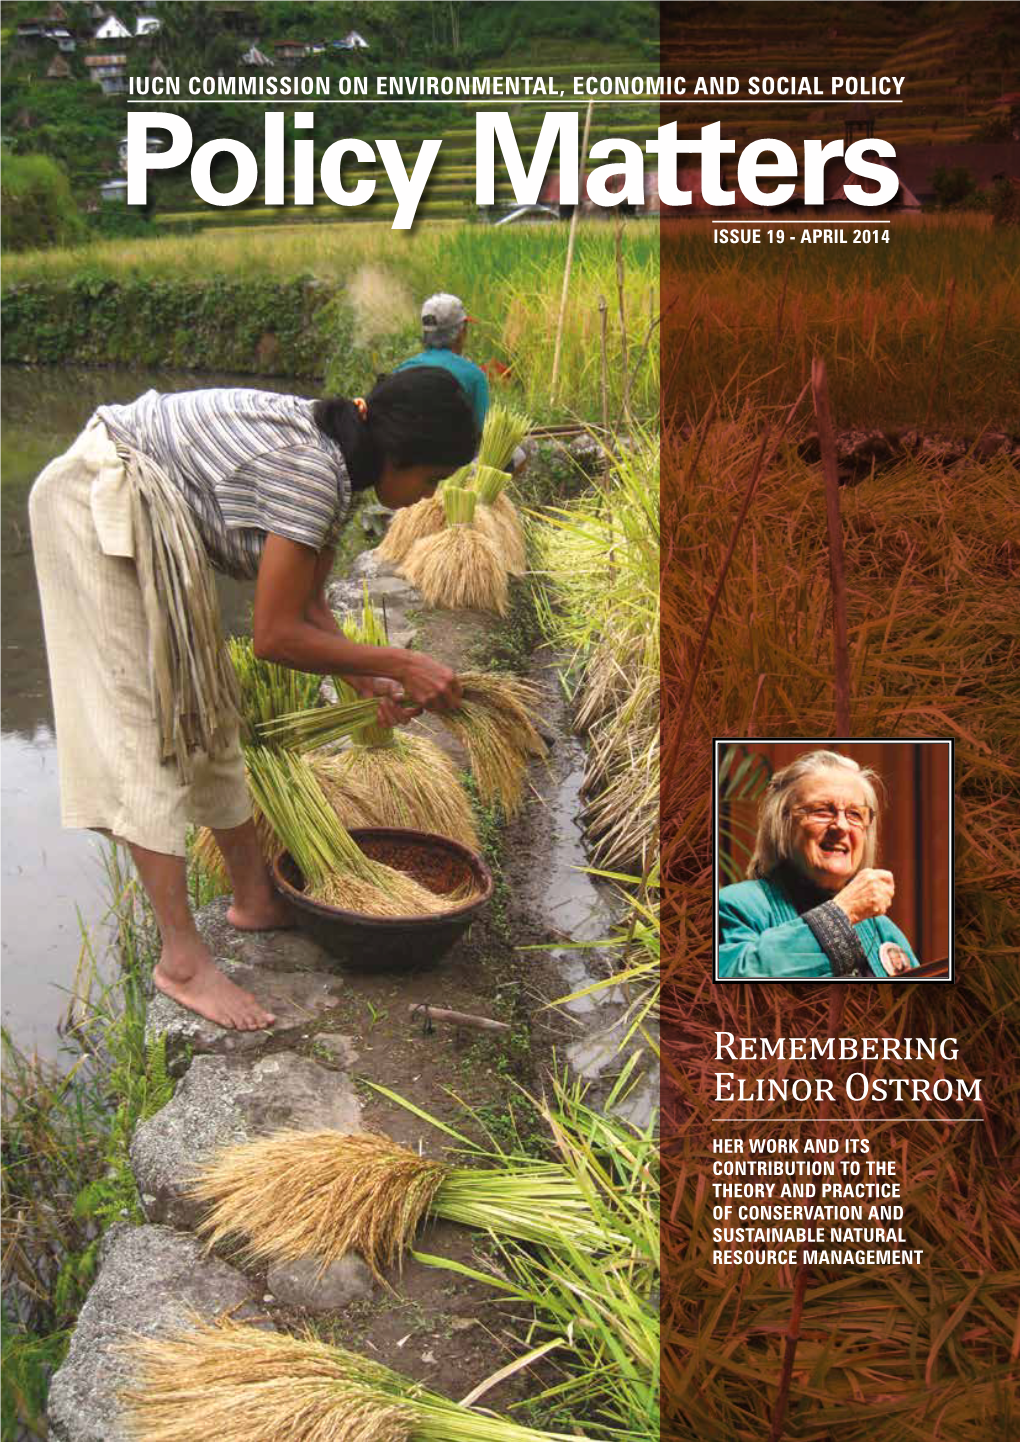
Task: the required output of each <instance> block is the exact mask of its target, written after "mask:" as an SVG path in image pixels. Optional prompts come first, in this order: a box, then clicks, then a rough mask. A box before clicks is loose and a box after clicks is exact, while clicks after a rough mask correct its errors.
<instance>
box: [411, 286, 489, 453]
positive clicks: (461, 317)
mask: <svg viewBox="0 0 1020 1442" xmlns="http://www.w3.org/2000/svg"><path fill="white" fill-rule="evenodd" d="M470 319H471V317H470V316H469V315H468V313H467V311H466V310H465V309H464V304H463V302H462V301H461V300H459V299H458V297H457V296H455V295H448V294H446V292H444V291H440V293H439V294H438V295H430V296H429V298H428V300H427V301H426V302H425V304H424V305H423V306H422V308H421V330H422V344H423V345H424V347H425V349H424V350H423V351H422V353H421V355H416V356H412V357H411V359H410V360H406V361H404V363H403V365H399V366H397V370H398V371H402V370H407V368H408V367H409V366H443V367H444V369H445V370H448V371H449V372H450V374H451V375H452V376H453V377H454V379H455V380H457V381H458V382H459V383H460V385H461V387H462V388H463V390H464V392H465V394H466V395H467V398H468V400H469V401H470V402H471V409H472V410H473V411H474V413H475V424H476V425H477V426H478V429H479V431H481V429H482V426H483V425H484V423H485V413H486V411H487V410H488V409H489V382H488V381H487V380H486V378H485V372H484V371H483V370H482V368H481V366H476V365H475V363H474V361H469V360H468V358H467V356H465V355H464V354H463V350H464V340H465V337H466V335H467V325H468V321H469V320H470Z"/></svg>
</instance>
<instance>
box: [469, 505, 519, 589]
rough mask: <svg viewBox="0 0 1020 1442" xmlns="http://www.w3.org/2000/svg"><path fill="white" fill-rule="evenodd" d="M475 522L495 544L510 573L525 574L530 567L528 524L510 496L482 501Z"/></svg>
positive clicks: (513, 574) (514, 574)
mask: <svg viewBox="0 0 1020 1442" xmlns="http://www.w3.org/2000/svg"><path fill="white" fill-rule="evenodd" d="M475 526H476V528H477V529H478V530H479V531H481V533H482V535H483V536H486V537H487V538H488V539H489V540H490V541H491V542H492V544H493V545H494V546H495V548H496V550H497V551H498V552H499V554H500V555H501V556H502V558H503V564H504V566H506V569H507V570H508V571H509V573H510V575H511V576H523V575H524V573H525V572H526V571H527V569H528V557H527V551H526V549H525V544H524V528H523V526H522V525H521V518H520V516H519V515H518V514H517V507H516V506H515V505H514V503H513V501H511V500H510V498H509V496H506V495H501V496H497V497H496V499H495V500H494V501H493V502H491V504H484V503H483V504H481V505H479V507H478V510H477V511H476V512H475Z"/></svg>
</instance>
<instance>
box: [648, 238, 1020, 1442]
mask: <svg viewBox="0 0 1020 1442" xmlns="http://www.w3.org/2000/svg"><path fill="white" fill-rule="evenodd" d="M994 264H995V262H994V257H993V260H992V269H993V276H994ZM832 373H833V367H832V366H830V374H832ZM795 389H796V390H799V384H797V385H796V387H795ZM841 418H842V417H841V416H840V414H839V411H838V409H837V420H839V419H841ZM773 419H774V413H773V412H763V411H762V410H760V409H758V408H756V407H752V406H750V405H748V406H747V407H745V408H743V409H741V408H740V407H739V405H738V406H737V407H736V409H735V410H733V411H727V410H726V408H725V403H723V404H722V405H721V406H720V408H719V410H718V413H717V415H716V416H715V418H713V417H712V416H706V417H704V418H703V419H702V421H701V423H700V425H699V426H698V427H697V428H696V429H695V430H694V431H693V432H692V433H689V434H687V435H681V434H680V433H678V432H676V431H669V432H667V433H666V436H665V439H664V463H663V487H662V500H663V528H664V536H665V545H664V562H665V563H664V568H663V597H662V601H663V609H662V617H663V619H662V654H663V675H664V686H665V688H666V694H667V701H666V705H665V708H664V715H665V718H666V722H665V729H664V743H663V757H664V761H663V803H662V805H663V810H662V815H663V835H662V856H663V877H664V892H663V932H664V961H663V991H662V1011H663V1017H664V1021H665V1023H666V1026H665V1032H666V1041H665V1045H664V1048H663V1060H664V1065H665V1067H666V1072H667V1087H666V1091H667V1094H668V1095H669V1096H670V1098H671V1102H670V1106H669V1112H668V1127H667V1138H668V1140H667V1144H666V1157H667V1163H668V1164H667V1168H666V1173H665V1176H664V1191H665V1193H666V1201H667V1205H668V1207H669V1224H668V1227H667V1228H666V1230H665V1231H664V1242H665V1246H666V1250H667V1263H666V1265H667V1268H668V1270H669V1274H670V1279H671V1282H670V1288H669V1291H668V1294H667V1303H666V1310H665V1313H664V1367H665V1369H666V1377H667V1386H666V1395H667V1397H668V1398H669V1399H670V1408H671V1410H670V1411H669V1413H668V1414H667V1418H666V1423H667V1425H672V1426H673V1427H674V1428H676V1429H677V1432H678V1434H679V1435H697V1436H698V1437H701V1438H704V1439H706V1442H730V1439H732V1438H734V1437H742V1436H748V1437H751V1436H753V1437H762V1438H764V1437H766V1436H772V1437H774V1438H775V1437H779V1436H782V1437H784V1438H786V1437H790V1438H793V1437H796V1438H800V1439H803V1442H809V1439H810V1442H822V1439H826V1438H828V1437H831V1436H833V1435H835V1434H837V1433H838V1434H839V1435H840V1436H841V1437H843V1438H845V1439H847V1442H865V1439H867V1442H903V1439H908V1438H909V1439H913V1438H917V1439H920V1438H925V1439H930V1438H936V1439H946V1442H948V1439H952V1442H980V1439H984V1438H987V1437H992V1436H1007V1435H1009V1434H1010V1430H1011V1429H1015V1427H1016V1425H1017V1420H1018V1410H1017V1397H1016V1389H1015V1371H1014V1372H1013V1373H1012V1374H1011V1370H1010V1369H1011V1368H1015V1361H1016V1333H1015V1321H1016V1295H1017V1289H1018V1288H1020V1247H1018V1244H1017V1235H1018V1223H1020V1214H1018V1211H1017V1204H1016V1196H1015V1189H1014V1188H1012V1187H1011V1185H1009V1184H1008V1182H1007V1181H1006V1180H1005V1179H1007V1178H1008V1177H1010V1176H1011V1175H1012V1172H1013V1169H1014V1168H1015V1166H1016V1161H1017V1148H1018V1138H1020V1094H1018V1093H1017V1090H1016V1087H1015V1085H1012V1084H1011V1081H1010V1076H1011V1072H1010V1068H1012V1066H1013V1064H1014V1058H1015V1056H1016V1054H1017V1051H1018V1049H1020V1034H1018V1026H1017V1019H1018V1018H1020V979H1018V974H1017V970H1016V967H1015V964H1014V958H1015V955H1016V951H1017V948H1018V946H1020V929H1018V926H1017V920H1016V918H1017V914H1018V911H1017V903H1018V899H1020V869H1018V866H1017V861H1016V856H1017V853H1018V849H1020V805H1018V801H1017V797H1018V795H1020V765H1018V761H1017V706H1016V699H1017V688H1016V674H1017V666H1018V663H1020V641H1018V633H1017V628H1016V626H1015V616H1016V614H1017V611H1018V605H1020V571H1018V559H1020V541H1018V537H1017V528H1016V507H1015V497H1016V493H1017V485H1018V476H1017V471H1016V468H1015V466H1014V465H1012V464H1011V463H1010V461H1009V460H1008V458H1001V457H1000V458H999V459H997V460H992V461H987V462H981V463H979V462H978V461H976V460H975V459H973V457H972V458H970V459H968V460H965V461H964V462H962V463H960V464H958V465H956V466H954V467H953V468H952V469H944V468H943V467H941V466H940V465H939V464H937V462H935V461H927V460H925V459H923V458H915V459H909V460H904V461H902V462H901V463H900V464H898V465H896V466H895V467H893V468H891V469H890V470H888V471H886V472H884V473H883V474H881V475H876V476H874V477H872V478H871V479H870V480H866V481H864V482H863V483H861V484H860V485H857V486H855V487H852V488H846V487H844V488H843V489H842V491H841V493H840V511H841V525H842V530H843V541H844V550H845V560H846V578H847V580H846V585H847V611H848V621H849V652H850V678H851V687H850V698H851V734H852V735H857V736H878V737H897V736H904V737H909V736H917V735H921V736H951V737H953V738H955V741H956V755H957V773H956V808H957V809H956V837H955V842H956V881H955V906H956V915H955V957H956V971H957V981H956V985H955V986H953V987H937V988H934V989H930V990H927V991H926V990H924V988H923V987H921V986H910V985H904V986H902V987H900V986H896V987H862V988H852V989H845V990H844V991H843V992H842V993H841V1003H840V1008H837V1009H836V1010H835V1011H834V1012H833V1011H831V1010H830V1005H831V999H830V989H829V988H826V987H824V986H817V987H816V986H806V987H805V986H800V987H791V988H788V989H787V988H775V987H770V988H767V989H766V988H759V987H739V988H731V987H726V986H716V987H712V986H710V985H706V979H707V978H710V977H711V974H712V972H711V966H712V930H713V927H712V920H713V919H712V914H711V897H712V885H711V875H712V855H711V843H710V805H711V802H710V797H711V778H710V765H711V751H712V746H711V742H712V737H713V736H719V735H724V736H732V737H740V736H748V735H763V736H776V737H779V736H787V737H793V736H797V735H804V736H825V735H833V734H835V725H834V716H835V704H836V702H835V688H834V681H833V664H832V630H831V617H830V600H829V575H828V564H829V563H828V540H827V532H826V518H825V505H824V498H823V489H822V478H821V474H820V471H819V469H818V468H817V467H815V466H812V465H809V464H808V463H807V462H805V461H804V460H802V459H801V458H800V456H799V454H798V451H797V448H796V446H795V445H794V444H793V443H791V441H789V440H788V441H787V442H786V444H785V445H784V446H783V447H781V448H780V450H779V452H778V453H777V454H776V455H775V456H774V457H773V459H772V460H771V461H770V462H769V463H768V464H767V465H766V466H765V467H764V470H763V472H762V475H761V479H760V483H759V485H758V488H757V491H756V493H755V494H754V496H753V498H752V501H751V504H750V507H749V509H748V511H747V517H746V520H745V522H744V524H743V526H742V527H741V528H740V529H739V530H737V529H736V527H735V520H736V517H737V515H738V511H739V508H740V505H741V501H742V499H743V497H744V496H745V494H746V492H747V489H748V479H749V477H750V475H751V473H752V470H753V467H754V465H755V458H756V456H757V455H758V454H759V453H760V452H761V449H762V443H761V436H762V431H763V426H764V424H765V422H766V421H768V420H773ZM804 424H806V422H805V423H804ZM795 429H796V427H795ZM709 479H710V482H711V483H710V484H709V483H708V482H709ZM731 548H732V559H731V562H730V569H729V574H728V577H727V580H726V585H725V587H724V588H723V589H722V590H721V592H720V593H719V600H718V609H717V611H716V614H715V617H714V621H713V623H712V625H711V627H710V628H707V629H706V615H707V604H708V597H709V596H710V595H712V594H713V592H715V591H717V590H718V580H719V576H720V568H721V565H722V561H723V557H724V555H725V554H726V553H727V551H728V550H730V549H731ZM666 558H668V560H666ZM699 655H700V660H699V659H698V658H699ZM834 1028H838V1031H839V1034H846V1035H867V1036H884V1035H888V1036H899V1037H902V1036H918V1035H920V1036H928V1035H937V1036H943V1035H944V1036H955V1037H959V1038H960V1039H961V1057H960V1060H959V1062H958V1063H956V1064H954V1065H955V1066H956V1067H957V1068H958V1070H959V1072H960V1073H961V1074H963V1075H966V1076H967V1077H968V1079H970V1078H972V1077H975V1076H980V1077H983V1078H984V1092H985V1095H986V1097H987V1101H986V1102H985V1103H983V1104H982V1105H981V1107H980V1108H978V1110H977V1112H976V1114H977V1115H978V1116H979V1117H980V1119H981V1124H980V1125H967V1126H952V1125H941V1124H940V1118H941V1117H942V1116H943V1115H944V1114H945V1109H944V1108H943V1107H942V1106H940V1105H938V1104H934V1103H929V1104H925V1105H923V1106H922V1105H911V1104H907V1105H906V1106H904V1107H903V1108H901V1110H900V1111H899V1112H898V1113H897V1114H896V1115H895V1116H892V1115H890V1120H889V1122H888V1124H879V1125H876V1124H875V1113H874V1108H872V1110H871V1111H870V1112H869V1111H866V1109H865V1106H864V1105H862V1104H860V1103H853V1102H850V1101H846V1100H841V1102H840V1122H841V1125H840V1126H839V1128H838V1134H839V1135H841V1136H842V1135H844V1134H845V1135H848V1136H851V1137H868V1138H870V1139H871V1142H872V1145H873V1146H875V1145H877V1146H878V1148H879V1153H880V1155H889V1154H891V1149H893V1148H895V1149H896V1151H895V1155H897V1156H900V1155H905V1157H906V1165H905V1166H904V1167H903V1168H901V1181H902V1183H903V1192H904V1195H903V1198H902V1200H903V1205H904V1209H905V1214H906V1227H907V1231H908V1236H909V1239H910V1240H909V1245H910V1246H911V1247H915V1248H920V1249H921V1250H922V1251H923V1253H924V1255H923V1258H922V1260H921V1261H920V1263H918V1264H917V1265H913V1266H907V1267H903V1268H899V1269H881V1268H855V1269H852V1270H849V1271H840V1272H838V1273H833V1272H830V1271H827V1270H817V1271H815V1272H814V1273H813V1274H812V1275H811V1276H809V1277H805V1275H804V1273H803V1272H796V1273H795V1269H791V1268H778V1267H768V1266H755V1267H749V1268H743V1269H740V1270H734V1269H733V1268H732V1267H725V1266H722V1265H717V1264H716V1263H715V1262H714V1261H713V1259H712V1246H713V1244H712V1240H711V1225H710V1222H709V1217H708V1210H707V1209H708V1205H709V1202H710V1195H709V1192H708V1187H707V1175H706V1172H707V1167H708V1165H709V1159H710V1155H711V1139H712V1137H713V1136H714V1135H717V1133H718V1119H719V1112H718V1107H717V1106H715V1105H713V1104H712V1103H711V1101H710V1097H711V1095H712V1094H713V1090H714V1084H715V1076H714V1073H715V1069H716V1063H715V1061H714V1044H713V1033H714V1032H715V1031H716V1030H718V1029H728V1030H732V1031H734V1032H735V1033H738V1034H753V1035H761V1036H770V1037H772V1036H778V1035H810V1034H813V1033H816V1032H817V1033H821V1034H823V1035H824V1034H826V1033H827V1032H831V1031H833V1029H834ZM680 1048H682V1050H681V1049H680ZM782 1071H783V1063H781V1062H766V1063H759V1064H756V1068H755V1075H756V1077H761V1078H762V1079H763V1080H765V1081H766V1082H767V1081H768V1080H769V1079H770V1078H772V1077H778V1076H779V1075H781V1074H782ZM912 1074H914V1075H916V1076H918V1077H919V1078H926V1079H928V1080H931V1078H932V1077H933V1076H934V1075H935V1067H934V1065H932V1064H929V1063H925V1062H918V1063H915V1064H913V1069H912ZM728 1115H730V1116H734V1117H740V1116H743V1115H744V1112H743V1111H742V1110H741V1109H740V1108H739V1107H737V1108H734V1109H731V1111H730V1112H729V1113H728ZM756 1115H757V1116H758V1117H759V1118H760V1119H761V1120H762V1121H763V1122H764V1121H768V1120H769V1119H770V1117H776V1116H779V1115H780V1113H779V1112H775V1111H770V1110H769V1109H768V1108H766V1109H764V1110H761V1109H759V1111H758V1112H757V1113H756ZM784 1115H785V1113H784ZM797 1115H798V1116H800V1117H802V1118H804V1119H805V1120H806V1121H807V1123H808V1125H807V1126H805V1127H803V1128H801V1129H800V1130H801V1132H802V1134H805V1135H810V1134H813V1133H814V1132H815V1131H816V1130H819V1129H822V1130H823V1129H824V1126H825V1121H824V1117H823V1116H822V1114H821V1111H820V1109H819V1108H818V1107H817V1106H810V1105H806V1106H802V1107H801V1108H800V1109H799V1110H798V1112H797ZM866 1119H867V1120H868V1121H869V1122H870V1124H867V1125H866V1124H865V1122H866ZM900 1120H903V1121H916V1122H920V1123H923V1124H920V1125H912V1126H910V1127H909V1132H904V1130H903V1129H902V1128H901V1127H900V1125H899V1121H900ZM742 1130H745V1129H742ZM908 1137H909V1151H907V1150H906V1148H907V1146H908V1140H907V1138H908ZM900 1148H902V1149H903V1151H902V1152H901V1151H900ZM883 1149H884V1150H883ZM795 1280H796V1281H797V1286H798V1288H799V1289H803V1297H802V1298H801V1297H800V1294H799V1292H798V1297H799V1300H798V1302H797V1303H796V1304H795V1302H794V1285H795ZM805 1282H806V1286H805ZM788 1330H789V1331H792V1332H793V1334H794V1335H796V1334H797V1332H798V1331H799V1336H800V1341H799V1343H797V1344H796V1346H795V1348H793V1350H792V1351H790V1352H789V1353H788V1354H787V1355H789V1356H791V1357H792V1358H793V1368H792V1371H791V1372H790V1373H789V1374H788V1380H789V1393H788V1399H787V1400H785V1401H782V1402H781V1401H780V1400H779V1398H778V1394H777V1383H778V1379H779V1378H780V1376H781V1375H782V1373H783V1358H784V1352H786V1351H787V1349H786V1346H785V1334H786V1333H787V1331H788ZM695 1379H697V1380H695ZM770 1425H771V1427H772V1429H773V1430H772V1431H771V1432H770ZM777 1427H778V1429H779V1430H778V1431H777V1430H775V1429H776V1428H777Z"/></svg>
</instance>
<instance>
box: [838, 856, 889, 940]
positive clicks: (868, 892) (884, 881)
mask: <svg viewBox="0 0 1020 1442" xmlns="http://www.w3.org/2000/svg"><path fill="white" fill-rule="evenodd" d="M895 892H896V882H895V881H894V880H893V874H892V872H891V871H878V870H876V868H875V867H872V866H866V867H864V868H863V870H861V871H858V873H857V875H856V876H855V877H854V878H853V880H852V881H848V882H847V884H846V886H844V887H843V889H842V891H840V892H839V893H838V894H837V895H836V896H834V897H833V898H832V899H833V901H834V902H835V903H836V905H837V906H838V907H839V909H840V910H841V911H844V912H845V913H846V915H847V917H848V919H849V921H850V924H851V925H852V926H854V925H856V924H857V922H858V921H866V920H867V918H868V917H869V916H884V915H885V913H886V912H887V911H888V910H889V908H890V906H891V905H892V899H893V896H894V895H895Z"/></svg>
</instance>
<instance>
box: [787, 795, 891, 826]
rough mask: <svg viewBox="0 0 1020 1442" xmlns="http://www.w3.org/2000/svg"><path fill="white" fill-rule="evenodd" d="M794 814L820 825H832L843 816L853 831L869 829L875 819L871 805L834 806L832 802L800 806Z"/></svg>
mask: <svg viewBox="0 0 1020 1442" xmlns="http://www.w3.org/2000/svg"><path fill="white" fill-rule="evenodd" d="M794 814H795V815H797V816H803V818H804V820H805V821H811V822H814V823H815V824H816V825H818V826H822V825H825V826H832V825H834V823H835V822H837V821H838V820H839V818H840V816H843V817H844V818H845V819H846V824H847V825H848V826H849V827H850V830H851V831H867V829H868V827H869V826H870V825H871V823H872V822H873V821H874V819H875V813H874V811H872V809H871V807H870V806H833V805H832V804H831V802H830V803H829V804H828V805H819V806H798V807H797V808H796V811H795V813H794Z"/></svg>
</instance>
